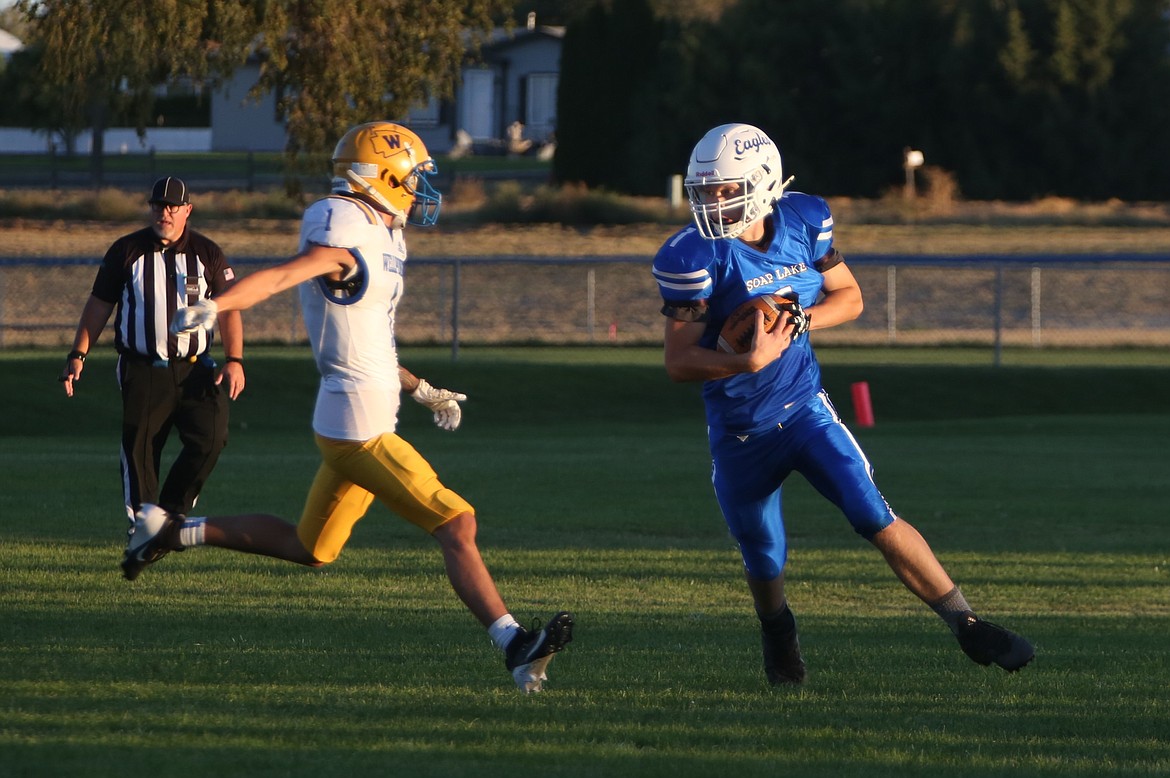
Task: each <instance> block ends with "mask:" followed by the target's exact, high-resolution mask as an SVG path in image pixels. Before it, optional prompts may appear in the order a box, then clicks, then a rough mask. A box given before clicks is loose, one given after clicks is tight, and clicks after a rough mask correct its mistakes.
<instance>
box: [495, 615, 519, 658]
mask: <svg viewBox="0 0 1170 778" xmlns="http://www.w3.org/2000/svg"><path fill="white" fill-rule="evenodd" d="M519 631H520V622H518V621H516V619H514V618H512V614H511V613H505V614H504V615H503V616H500V617H499V618H498V619H496V620H495V622H493V623H492V625H491V626H490V627H488V637H490V638H491V639H492V642H493V643H495V644H496V648H498V649H500V650H501V651H503V650H504V649H505V648H507V647H508V643H510V642H512V638H513V637H515V636H516V633H517V632H519Z"/></svg>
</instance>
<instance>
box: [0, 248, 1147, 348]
mask: <svg viewBox="0 0 1170 778" xmlns="http://www.w3.org/2000/svg"><path fill="white" fill-rule="evenodd" d="M276 261H279V260H278V259H276V258H259V257H253V258H235V259H233V264H234V265H235V266H236V269H237V273H239V274H240V275H241V276H243V275H246V274H247V273H248V272H249V271H250V270H254V269H256V268H257V267H261V266H264V265H269V264H272V263H274V262H276ZM848 261H849V265H850V267H851V268H852V270H853V272H854V274H855V275H856V276H857V278H858V280H859V282H860V284H861V288H862V290H863V292H864V294H865V301H866V307H865V311H864V313H863V314H862V315H861V317H860V318H858V319H857V320H856V321H853V322H850V323H848V324H845V325H841V326H839V327H834V328H831V329H826V330H823V331H817V332H816V333H815V334H814V336H813V337H814V342H815V343H817V344H818V345H841V346H882V347H886V346H974V347H980V348H984V347H985V348H988V349H996V350H997V353H998V349H1001V348H1005V347H1008V348H1028V349H1045V350H1052V351H1057V350H1061V349H1118V350H1123V349H1144V350H1149V349H1167V348H1170V256H1156V255H1126V256H1120V255H1112V256H1107V257H1087V256H1031V257H1023V256H963V257H956V256H913V257H893V256H876V255H874V256H857V255H854V256H850V257H849V260H848ZM96 270H97V261H96V260H90V259H84V260H82V259H45V258H37V259H16V258H10V259H4V258H0V348H24V347H56V348H68V347H69V345H71V344H72V340H73V333H74V330H75V329H76V326H77V317H78V316H79V315H80V311H81V308H82V305H83V304H84V302H85V300H86V298H87V297H88V295H89V290H90V287H91V285H92V283H93V278H94V274H95V273H96ZM406 292H407V293H406V295H405V297H404V299H403V302H402V304H401V306H400V308H399V312H398V322H397V327H396V332H397V337H398V341H399V343H400V344H402V345H446V346H450V347H451V348H452V351H453V353H454V354H456V355H457V354H458V349H459V348H460V346H464V345H466V346H473V345H519V344H524V345H529V344H548V345H574V344H613V345H655V344H659V343H661V340H662V327H663V320H662V316H661V315H660V314H659V312H658V309H659V306H660V300H659V296H658V290H657V287H656V285H655V283H654V280H653V278H652V277H651V274H650V258H649V257H645V256H638V257H574V258H571V259H556V258H533V257H511V256H507V257H484V258H474V259H471V258H467V259H463V258H451V257H429V258H427V257H422V258H412V259H411V260H410V262H409V264H408V270H407V276H406ZM245 329H246V335H247V339H248V342H249V343H251V344H261V343H274V344H303V343H305V342H306V341H305V336H304V331H303V327H302V325H301V321H300V311H299V305H298V301H297V295H296V293H295V291H289V292H285V293H282V294H281V295H278V296H277V297H275V298H273V299H271V300H269V301H266V302H265V303H262V304H260V305H258V306H256V307H255V308H253V309H251V310H250V311H248V312H246V313H245ZM109 339H110V334H109V332H108V331H107V332H106V333H104V334H103V336H102V340H101V342H102V343H108V342H109Z"/></svg>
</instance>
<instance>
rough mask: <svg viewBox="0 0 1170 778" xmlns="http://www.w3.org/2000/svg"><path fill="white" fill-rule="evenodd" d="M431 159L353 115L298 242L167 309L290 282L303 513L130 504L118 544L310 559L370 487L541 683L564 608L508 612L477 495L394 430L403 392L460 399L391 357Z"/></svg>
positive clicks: (210, 316) (427, 217) (412, 143)
mask: <svg viewBox="0 0 1170 778" xmlns="http://www.w3.org/2000/svg"><path fill="white" fill-rule="evenodd" d="M434 173H435V163H434V160H432V159H431V157H430V156H429V154H428V153H427V150H426V147H425V146H424V145H423V143H422V141H421V140H420V139H419V138H418V136H417V135H415V134H414V133H413V132H411V131H410V130H408V129H407V128H405V127H402V126H400V125H397V124H391V123H389V122H373V123H369V124H363V125H359V126H357V127H354V128H352V129H351V130H350V131H349V132H347V133H346V134H345V135H344V136H343V137H342V138H341V140H340V141H339V142H338V144H337V148H336V149H335V150H334V153H333V183H332V190H333V191H332V194H330V195H329V196H327V197H325V198H323V199H321V200H318V201H317V202H315V203H313V204H312V205H310V206H309V207H308V208H307V209H306V210H305V213H304V217H303V219H302V223H301V238H300V252H299V253H298V254H297V255H296V256H295V257H293V258H292V259H290V260H289V261H287V262H285V263H283V264H281V265H278V266H275V267H270V268H265V269H263V270H259V271H257V272H255V273H252V274H250V275H248V276H247V277H245V278H243V279H242V280H240V281H239V282H238V283H236V285H235V286H233V287H232V288H231V289H230V290H229V291H228V292H225V293H224V294H222V295H220V296H218V297H216V298H214V299H212V300H208V301H203V302H202V303H201V305H199V306H193V307H189V308H184V309H182V310H181V311H180V312H179V313H178V315H176V318H175V321H174V322H173V329H174V330H175V331H178V332H187V331H193V330H195V329H198V328H200V327H202V328H205V329H210V328H211V327H212V326H214V323H215V320H216V316H217V314H219V313H221V312H223V311H225V310H227V311H230V310H242V309H245V308H248V307H250V306H252V305H255V304H256V303H258V302H260V301H262V300H265V299H267V298H269V297H271V296H272V295H274V294H277V293H279V292H281V291H284V290H286V289H289V288H291V287H293V286H298V285H299V292H300V299H301V308H302V311H303V314H304V320H305V327H306V330H307V331H308V336H309V342H310V344H311V345H312V348H313V355H314V357H315V359H316V362H317V369H318V371H319V372H320V374H321V383H320V387H319V389H318V392H317V405H316V409H315V411H314V413H313V431H314V432H315V434H316V441H317V447H318V448H319V449H320V452H321V460H322V461H321V466H320V469H319V470H318V471H317V476H316V478H315V480H314V481H313V485H312V487H311V488H310V490H309V495H308V497H307V499H306V501H305V507H304V511H303V513H302V514H301V519H300V522H299V523H298V524H296V525H294V524H291V523H289V522H287V521H285V520H284V519H281V518H279V517H277V516H273V515H268V514H250V515H243V516H211V517H184V516H180V515H171V514H168V513H167V512H166V511H164V510H162V509H161V508H159V507H157V506H150V505H148V506H143V508H142V510H141V511H139V513H138V515H137V516H136V519H135V525H134V531H133V534H132V536H131V538H130V541H129V543H128V544H127V547H126V552H125V556H126V560H127V561H128V563H130V564H138V565H141V566H142V567H145V566H146V565H148V564H150V563H152V562H153V561H155V560H156V559H158V558H160V557H161V556H162V555H163V554H164V553H165V552H166V551H168V550H175V549H179V548H187V547H190V546H198V545H208V546H219V547H221V548H228V549H234V550H237V551H245V552H249V553H253V554H264V555H267V556H272V557H277V558H279V559H285V560H288V561H290V562H297V563H299V564H303V565H308V566H310V567H320V566H321V565H325V564H328V563H330V562H332V561H333V560H335V559H336V558H337V557H338V555H339V554H340V553H341V549H342V547H343V546H344V545H345V543H346V541H347V540H348V539H349V536H350V532H351V531H352V529H353V527H354V524H356V523H357V521H358V520H359V519H360V518H361V517H362V516H363V515H364V514H365V512H366V510H367V509H368V508H369V506H370V503H371V502H373V500H374V498H375V497H377V498H378V499H380V500H381V501H382V502H383V503H384V504H385V505H386V506H387V507H389V508H390V509H391V510H392V511H394V512H395V513H397V514H398V515H399V516H402V517H403V518H405V519H406V520H407V521H409V522H411V523H413V524H415V525H417V526H419V527H421V528H422V529H424V530H426V531H427V532H428V533H430V534H431V536H432V537H434V538H435V540H436V541H438V543H439V548H440V549H441V550H442V554H443V561H444V564H445V567H446V571H447V577H448V579H449V580H450V582H451V586H452V588H454V590H455V592H456V593H457V594H458V595H459V598H460V599H461V600H462V601H463V602H464V604H466V606H467V607H468V609H469V610H470V611H471V612H472V614H474V616H475V617H476V618H477V619H478V620H479V621H480V623H482V624H483V626H484V627H485V628H487V631H488V634H489V635H490V636H491V639H492V641H493V642H494V643H495V644H496V646H498V647H499V648H500V649H501V650H502V651H503V652H504V657H505V666H506V667H507V668H508V670H509V671H511V673H512V676H513V679H514V680H515V682H516V684H517V685H518V686H519V687H520V689H521V690H522V691H524V692H526V693H527V692H534V691H540V690H541V685H542V682H543V681H544V680H545V679H546V675H545V668H546V666H547V665H548V663H549V660H550V659H551V658H552V656H553V654H555V653H556V652H558V651H560V650H561V649H562V648H563V647H564V646H565V644H566V643H568V642H569V641H570V640H571V639H572V629H573V617H572V615H571V614H570V613H568V612H567V611H562V612H560V613H557V614H556V615H554V616H553V617H552V619H551V620H550V621H549V622H548V623H547V624H546V625H545V626H544V627H543V628H541V629H533V630H527V629H525V628H524V627H522V626H521V625H520V624H519V623H518V622H517V621H516V619H515V618H513V617H512V615H511V614H510V613H509V612H508V609H507V608H506V607H505V605H504V601H503V599H502V598H501V596H500V594H499V592H498V591H497V589H496V585H495V583H494V581H493V580H492V577H491V574H490V573H489V572H488V569H487V567H486V565H485V564H484V562H483V559H482V557H481V556H480V552H479V548H478V547H477V545H476V542H475V534H476V517H475V510H474V508H473V507H472V506H471V504H470V503H468V502H467V501H466V500H464V499H463V498H462V497H461V496H460V495H458V494H456V493H455V492H453V491H452V490H450V489H448V488H447V487H445V486H444V485H443V484H442V483H440V481H439V478H438V476H437V475H436V474H435V471H434V469H433V468H432V467H431V466H430V464H429V463H428V462H427V461H426V460H425V459H423V457H422V456H421V455H420V454H419V453H418V452H417V451H415V449H414V448H413V447H412V446H411V445H410V444H409V443H407V442H406V441H405V440H403V439H402V438H401V437H399V436H398V435H397V434H396V433H395V429H396V426H397V418H398V403H399V396H400V393H401V392H406V393H407V394H409V395H410V397H411V398H412V399H414V400H415V401H417V402H419V403H422V404H423V405H425V406H427V407H428V408H429V409H430V410H431V411H433V412H434V418H435V423H436V424H437V425H439V426H440V427H442V428H444V429H447V430H454V429H456V428H457V427H458V426H459V423H460V419H461V411H460V407H459V402H460V401H461V400H465V399H467V398H466V397H465V396H464V395H462V394H458V393H455V392H451V391H448V390H446V389H438V388H436V387H433V386H431V385H430V384H429V383H427V381H425V380H423V379H421V378H418V377H416V376H414V375H413V374H411V373H410V372H409V371H408V370H406V369H405V368H403V367H402V366H400V365H399V364H398V355H397V352H396V349H395V344H394V315H395V308H396V306H397V303H398V300H399V299H401V297H402V289H403V268H404V266H405V263H406V244H405V241H404V240H403V228H404V227H405V226H406V225H407V224H415V225H420V226H428V225H432V224H434V223H435V222H436V221H437V219H438V216H439V208H440V205H441V195H440V194H439V192H438V191H437V190H436V189H435V188H434V186H433V185H432V184H431V182H430V181H429V177H430V176H431V175H433V174H434Z"/></svg>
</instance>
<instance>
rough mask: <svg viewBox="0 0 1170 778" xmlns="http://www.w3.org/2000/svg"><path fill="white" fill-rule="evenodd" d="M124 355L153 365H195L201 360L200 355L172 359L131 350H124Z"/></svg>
mask: <svg viewBox="0 0 1170 778" xmlns="http://www.w3.org/2000/svg"><path fill="white" fill-rule="evenodd" d="M122 356H124V357H126V358H127V359H132V360H134V361H135V362H149V363H150V364H151V366H152V367H167V366H168V365H193V364H195V363H196V362H198V361H199V356H193V357H172V358H170V359H155V358H154V357H152V356H147V355H146V354H136V353H130V352H122Z"/></svg>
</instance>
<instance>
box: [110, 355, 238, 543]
mask: <svg viewBox="0 0 1170 778" xmlns="http://www.w3.org/2000/svg"><path fill="white" fill-rule="evenodd" d="M118 381H119V385H120V387H121V390H122V457H121V458H122V489H123V495H124V497H125V501H126V512H127V516H128V517H129V518H130V519H131V520H133V518H134V513H135V512H136V511H137V510H138V509H139V508H140V507H141V506H142V504H143V503H154V504H156V505H159V506H161V507H162V508H164V509H166V510H168V511H171V512H173V513H182V514H187V513H189V512H190V511H191V509H192V508H193V507H194V505H195V501H196V499H197V498H198V497H199V493H200V492H201V491H202V490H203V484H205V483H206V482H207V479H208V477H209V476H210V475H211V471H212V470H213V469H214V468H215V463H216V462H217V461H218V460H219V455H220V452H221V451H223V447H224V446H225V445H227V433H228V397H227V393H226V392H223V391H220V388H219V387H218V386H216V385H215V363H214V362H212V360H211V358H210V357H201V358H200V359H199V360H197V361H195V362H188V361H177V360H176V361H172V362H161V363H159V362H151V361H150V360H147V359H139V358H134V357H130V356H127V355H122V357H121V358H120V359H119V360H118ZM172 428H174V429H176V430H178V433H179V441H180V442H181V443H182V449H181V450H180V451H179V453H178V456H176V457H175V460H174V462H173V463H172V464H171V468H170V470H169V472H168V473H167V476H166V480H165V481H164V482H163V485H162V490H161V491H160V490H159V469H160V467H161V463H162V453H163V448H164V446H165V445H166V442H167V438H168V437H169V436H170V434H171V429H172Z"/></svg>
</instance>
